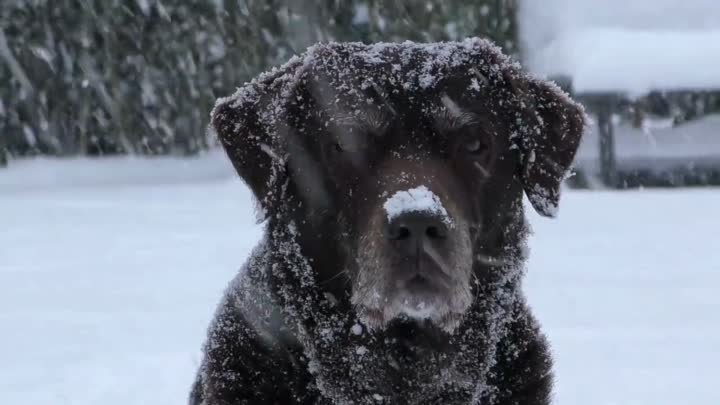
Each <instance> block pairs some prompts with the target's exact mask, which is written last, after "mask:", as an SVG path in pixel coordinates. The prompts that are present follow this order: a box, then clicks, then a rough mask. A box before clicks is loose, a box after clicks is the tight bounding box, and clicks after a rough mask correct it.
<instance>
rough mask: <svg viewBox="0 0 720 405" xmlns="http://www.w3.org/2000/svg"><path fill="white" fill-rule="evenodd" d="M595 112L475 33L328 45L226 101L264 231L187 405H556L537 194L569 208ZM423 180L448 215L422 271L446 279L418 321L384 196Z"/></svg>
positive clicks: (230, 146)
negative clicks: (536, 261)
mask: <svg viewBox="0 0 720 405" xmlns="http://www.w3.org/2000/svg"><path fill="white" fill-rule="evenodd" d="M584 120H585V116H584V113H583V111H582V109H581V107H580V106H579V105H577V104H576V103H574V102H573V101H572V100H570V99H569V98H568V97H567V96H566V95H565V94H564V93H563V92H562V91H560V90H559V89H558V88H557V87H556V86H554V85H552V84H550V83H546V82H544V81H542V80H538V79H535V78H533V77H531V76H529V75H527V74H525V73H523V72H522V71H521V70H520V68H519V67H518V66H517V65H516V64H513V63H512V62H511V61H510V60H509V59H508V58H507V57H505V56H504V55H502V54H501V53H500V51H499V50H498V49H497V48H496V47H495V46H494V45H492V44H491V43H489V42H487V41H484V40H479V39H469V40H466V41H463V42H459V43H440V44H425V45H421V44H413V43H403V44H376V45H370V46H368V45H363V44H358V43H350V44H321V45H316V46H314V47H312V48H310V49H309V50H308V51H307V52H306V53H305V54H304V55H302V56H300V57H296V58H293V59H292V60H291V61H289V62H288V63H287V64H285V65H284V66H282V67H281V68H279V69H277V70H273V71H272V72H269V73H266V74H263V75H261V76H260V77H259V78H257V79H256V80H254V81H252V82H251V83H249V84H247V85H245V86H244V87H242V88H241V89H239V90H238V92H237V93H236V94H235V95H234V96H232V97H229V98H227V99H221V100H219V101H218V103H217V105H216V108H215V110H214V111H213V113H212V124H213V127H214V128H215V130H216V131H217V133H218V135H219V137H220V139H221V140H222V142H223V145H224V146H225V149H226V151H227V153H228V156H229V157H230V159H231V161H232V162H233V164H234V166H235V168H236V169H237V171H238V173H239V174H240V176H241V177H242V178H243V179H244V180H245V181H246V183H247V184H248V186H249V187H250V189H251V190H252V191H253V193H254V195H255V196H256V197H257V199H258V202H259V209H260V214H261V218H262V219H264V220H266V221H267V231H266V237H265V239H264V241H263V242H262V243H261V244H260V246H258V247H257V248H256V250H255V251H254V252H253V254H252V256H251V258H250V260H249V262H248V263H247V265H246V267H245V269H244V270H243V271H242V272H241V273H240V274H239V275H238V277H237V278H236V279H235V280H234V281H233V282H232V283H231V284H230V286H229V288H228V290H227V291H226V294H225V298H224V299H223V301H222V302H221V304H220V306H219V309H218V311H217V313H216V316H215V320H214V321H213V323H212V325H211V327H210V330H209V334H208V341H207V343H206V345H205V358H204V360H203V363H202V366H201V368H200V371H199V373H198V379H197V381H196V383H195V385H194V387H193V390H192V393H191V401H190V402H191V404H193V405H200V404H203V405H240V404H279V405H286V404H365V403H373V404H379V403H387V404H469V403H472V404H483V405H511V404H516V405H540V404H548V403H549V402H550V394H551V385H552V374H551V358H550V354H549V352H548V348H547V344H546V342H545V339H544V337H543V335H542V334H541V332H540V331H539V329H538V325H537V324H536V322H535V320H534V319H533V317H532V316H531V314H530V312H529V309H528V307H527V305H526V303H525V300H524V297H523V294H522V291H521V278H522V275H523V272H524V271H523V261H524V259H525V249H524V248H525V239H526V236H527V233H528V230H527V225H526V221H525V217H524V211H523V203H522V199H523V192H524V193H525V194H526V195H527V197H528V199H529V200H530V202H531V203H532V205H533V207H535V209H536V210H537V211H538V212H540V213H541V214H543V215H546V216H552V215H554V213H555V210H556V208H557V204H558V199H559V191H560V183H561V181H562V180H563V178H564V176H565V174H566V172H567V170H568V168H569V166H570V164H571V162H572V159H573V157H574V154H575V151H576V149H577V146H578V143H579V141H580V137H581V133H582V131H583V128H584ZM418 185H424V186H427V187H428V188H429V189H431V190H432V191H433V192H434V193H435V194H436V196H437V198H438V200H439V201H441V202H442V205H443V209H447V214H448V216H449V217H450V218H451V219H452V229H449V230H448V231H447V235H443V237H442V241H441V242H442V243H443V245H442V248H438V249H436V250H433V249H434V248H431V249H430V250H428V251H427V252H426V253H427V255H426V256H427V257H426V258H425V259H427V260H426V261H427V263H425V264H423V266H426V265H427V266H430V267H432V268H434V269H435V270H438V272H437V274H440V272H444V273H446V274H445V275H446V276H447V277H446V279H445V283H446V288H445V289H442V290H441V289H434V287H435V286H430V287H433V289H432V291H442V292H437V293H435V292H434V293H433V294H432V295H430V299H431V300H432V304H433V307H432V308H433V309H432V311H431V313H429V314H427V315H421V316H418V315H417V314H415V315H413V314H412V311H411V310H409V309H408V308H407V305H408V304H407V302H408V300H412V299H413V297H414V296H413V295H412V294H411V293H408V292H402V291H400V290H401V289H400V288H395V287H396V286H398V285H401V284H399V281H398V279H397V277H400V276H398V275H397V274H396V273H397V269H405V268H408V267H407V266H408V265H407V263H406V261H403V260H401V259H402V257H400V258H398V257H399V256H398V255H397V252H396V250H395V249H394V248H393V245H392V244H390V243H388V241H387V238H385V237H384V236H383V232H382V229H383V227H385V226H387V222H388V221H389V219H387V218H386V213H385V212H384V211H383V202H384V201H386V200H387V198H388V197H389V196H390V195H393V193H396V192H398V191H402V190H404V189H408V188H410V187H415V186H418ZM423 257H425V256H423ZM425 259H423V260H425ZM431 280H436V279H435V278H431ZM433 283H435V281H432V282H431V284H433ZM403 291H404V290H403ZM402 294H405V295H402ZM416 304H418V302H415V303H413V304H412V305H416ZM418 305H419V304H418Z"/></svg>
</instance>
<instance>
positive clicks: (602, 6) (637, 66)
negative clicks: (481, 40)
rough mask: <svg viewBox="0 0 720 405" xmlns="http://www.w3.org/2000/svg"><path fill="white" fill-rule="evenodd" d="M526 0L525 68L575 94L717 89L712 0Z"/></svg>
mask: <svg viewBox="0 0 720 405" xmlns="http://www.w3.org/2000/svg"><path fill="white" fill-rule="evenodd" d="M537 3H540V2H535V1H530V0H526V1H525V2H524V3H523V7H522V9H521V13H520V21H521V22H520V25H521V27H522V28H521V36H522V40H523V43H524V45H525V51H526V52H525V54H526V59H527V61H526V62H527V65H528V67H529V68H530V69H531V70H533V71H535V72H537V73H539V74H541V75H547V76H553V75H567V76H570V77H571V78H572V82H573V88H574V90H575V91H577V92H605V91H622V92H627V93H630V94H637V95H639V94H644V93H647V92H648V91H651V90H692V89H720V68H718V66H720V2H717V1H715V0H687V1H683V2H677V1H672V2H671V1H669V0H624V1H620V0H585V1H570V0H548V1H547V2H542V3H543V4H542V6H543V7H540V5H539V4H537Z"/></svg>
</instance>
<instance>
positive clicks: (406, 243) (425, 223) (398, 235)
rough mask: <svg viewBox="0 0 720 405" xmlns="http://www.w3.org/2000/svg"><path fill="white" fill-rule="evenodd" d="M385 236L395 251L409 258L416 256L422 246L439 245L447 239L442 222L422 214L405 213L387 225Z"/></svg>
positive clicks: (434, 217)
mask: <svg viewBox="0 0 720 405" xmlns="http://www.w3.org/2000/svg"><path fill="white" fill-rule="evenodd" d="M386 235H387V238H388V240H390V241H391V242H392V244H393V245H394V246H395V248H396V249H398V250H399V251H401V252H402V253H404V254H406V255H410V256H414V255H416V254H418V252H419V251H420V249H421V248H422V246H423V244H425V243H432V244H437V243H441V242H442V241H443V240H445V238H447V226H446V225H445V223H443V221H442V220H441V219H440V218H438V217H436V216H432V215H428V214H424V213H417V212H413V213H407V214H403V215H400V216H398V217H396V218H394V219H393V220H392V221H389V223H388V224H387V229H386Z"/></svg>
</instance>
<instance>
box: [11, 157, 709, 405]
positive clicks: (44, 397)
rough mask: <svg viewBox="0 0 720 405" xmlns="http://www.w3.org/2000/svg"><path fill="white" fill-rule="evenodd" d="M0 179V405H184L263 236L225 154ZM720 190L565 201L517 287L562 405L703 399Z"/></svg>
mask: <svg viewBox="0 0 720 405" xmlns="http://www.w3.org/2000/svg"><path fill="white" fill-rule="evenodd" d="M13 163H14V164H13V166H11V167H10V168H9V169H3V170H0V325H1V330H2V332H1V333H0V404H3V405H65V404H68V405H70V404H71V405H90V404H93V405H94V404H103V405H115V404H117V405H141V404H143V405H144V404H154V405H161V404H168V405H170V404H172V405H177V404H182V403H184V401H185V397H186V393H187V390H188V387H189V386H190V383H191V381H192V379H193V374H194V372H195V369H196V367H197V365H198V361H199V359H200V352H199V350H200V345H201V343H202V341H203V339H204V333H205V327H206V325H207V323H208V321H209V320H210V317H211V316H212V313H213V310H214V307H215V304H216V302H217V301H218V299H219V298H220V295H221V293H222V290H223V288H224V286H225V284H226V283H227V282H228V281H229V280H230V278H231V277H232V276H233V274H234V273H235V272H236V269H237V268H238V267H239V266H240V264H241V263H242V262H243V260H244V258H245V257H246V256H247V255H248V253H249V251H250V249H251V248H252V247H253V245H254V244H255V242H256V241H257V240H258V238H259V236H260V234H261V227H259V226H258V225H255V223H254V215H253V203H252V201H251V198H250V196H249V194H248V191H247V190H246V189H245V187H244V186H243V185H242V183H241V182H240V181H239V180H237V179H235V178H234V177H233V176H232V175H231V173H230V169H229V167H228V165H227V164H226V163H224V160H223V158H222V156H221V155H218V154H211V155H209V156H207V157H205V158H201V159H196V160H194V161H173V160H171V159H169V160H154V161H147V160H142V159H135V160H128V159H125V160H124V159H114V160H113V159H111V160H102V161H88V160H81V161H71V162H57V161H35V162H32V161H31V162H19V163H18V162H13ZM718 207H720V190H718V189H708V190H687V189H686V190H682V189H681V190H666V191H633V192H577V191H572V192H571V191H568V192H566V194H565V198H564V201H563V204H562V207H561V210H560V217H559V219H558V220H555V221H551V220H545V219H540V218H539V217H537V216H536V215H534V214H531V218H532V222H533V225H534V229H535V236H534V237H533V239H532V243H531V246H532V259H531V261H530V263H529V270H530V271H529V275H528V279H527V290H528V294H529V296H530V298H529V300H530V303H531V304H532V306H533V307H534V309H535V312H536V314H537V315H538V317H539V318H540V319H541V321H542V323H543V325H544V328H545V331H546V332H547V334H548V335H549V337H550V340H551V341H552V344H553V348H554V351H555V356H556V359H557V365H556V370H557V401H556V402H557V404H558V405H578V404H583V405H678V404H683V405H717V404H720V391H719V390H718V389H717V386H716V385H717V381H718V379H719V378H720V369H719V368H718V364H720V294H718V288H720V253H719V252H718V247H719V246H720V232H718V229H720V215H718V212H717V210H718Z"/></svg>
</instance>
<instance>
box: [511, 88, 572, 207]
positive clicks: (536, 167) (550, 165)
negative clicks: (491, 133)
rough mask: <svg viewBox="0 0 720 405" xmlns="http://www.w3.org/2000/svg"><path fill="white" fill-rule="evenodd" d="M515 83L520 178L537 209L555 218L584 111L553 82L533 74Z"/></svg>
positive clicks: (529, 198)
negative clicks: (537, 77) (517, 102)
mask: <svg viewBox="0 0 720 405" xmlns="http://www.w3.org/2000/svg"><path fill="white" fill-rule="evenodd" d="M513 82H514V83H513V88H514V89H513V90H514V92H515V95H516V96H517V101H519V107H518V108H519V110H520V112H519V116H517V120H516V121H517V125H519V126H520V128H519V129H518V131H517V132H518V133H519V135H520V139H517V140H516V142H517V146H518V147H519V150H520V165H519V168H520V174H519V177H520V181H521V182H522V185H523V188H524V190H525V194H526V195H527V197H528V200H530V203H531V204H532V206H533V207H534V208H535V210H536V211H537V212H538V213H539V214H541V215H543V216H546V217H554V216H555V215H556V213H557V209H558V204H559V202H560V185H561V183H562V181H563V180H564V179H565V176H566V174H567V172H568V170H570V165H571V164H572V162H573V159H574V157H575V152H576V151H577V148H578V146H579V144H580V138H581V137H582V133H583V130H584V128H585V119H586V118H585V112H584V109H583V107H582V106H581V105H580V104H578V103H576V102H575V101H573V100H572V99H571V98H570V97H569V96H568V95H567V94H566V93H565V92H563V91H562V90H561V89H560V88H559V87H557V86H556V85H555V84H554V83H551V82H546V81H543V80H539V79H536V78H531V77H526V78H524V79H523V80H521V81H520V83H518V81H517V80H514V81H513Z"/></svg>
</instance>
